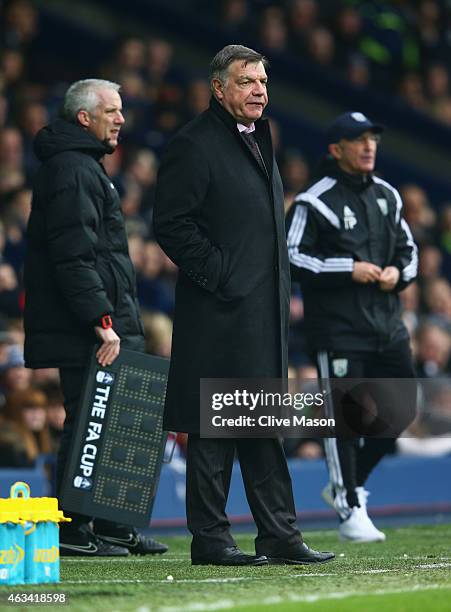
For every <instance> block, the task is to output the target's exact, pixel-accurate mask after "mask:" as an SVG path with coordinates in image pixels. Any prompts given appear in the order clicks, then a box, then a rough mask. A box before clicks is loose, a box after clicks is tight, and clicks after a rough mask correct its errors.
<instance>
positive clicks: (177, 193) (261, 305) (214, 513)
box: [154, 45, 334, 565]
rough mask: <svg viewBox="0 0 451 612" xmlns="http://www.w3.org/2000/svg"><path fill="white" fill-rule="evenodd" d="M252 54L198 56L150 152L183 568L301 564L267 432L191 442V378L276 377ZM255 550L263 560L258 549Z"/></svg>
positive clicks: (273, 206)
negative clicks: (178, 440)
mask: <svg viewBox="0 0 451 612" xmlns="http://www.w3.org/2000/svg"><path fill="white" fill-rule="evenodd" d="M265 65H266V62H265V59H264V58H263V57H262V56H261V55H260V54H259V53H256V52H255V51H253V50H252V49H248V48H246V47H242V46H240V45H229V46H227V47H225V48H224V49H222V51H220V52H219V53H218V54H217V55H216V57H215V58H214V59H213V61H212V64H211V89H212V93H213V96H212V99H211V103H210V108H209V109H208V110H206V111H205V112H204V113H202V114H201V115H200V116H199V117H197V118H196V119H194V120H193V121H191V122H190V123H188V124H187V125H186V126H185V127H184V128H183V129H182V130H181V131H180V132H179V133H178V134H177V135H176V136H175V138H174V139H173V140H172V142H171V143H170V144H169V146H168V147H167V150H166V152H165V155H164V157H163V159H162V163H161V166H160V172H159V176H158V183H157V194H156V203H155V210H154V230H155V236H156V239H157V240H158V242H159V243H160V245H161V247H162V248H163V250H164V251H165V252H166V253H167V254H168V256H169V257H170V258H171V259H172V260H173V261H174V262H175V263H176V264H177V265H178V266H179V269H180V272H179V277H178V281H177V289H176V304H175V319H174V333H173V344H172V358H171V367H170V372H169V380H168V392H167V399H166V410H165V428H166V429H173V430H176V431H183V432H188V434H189V436H188V448H187V500H186V504H187V520H188V527H189V529H190V531H191V533H192V535H193V540H192V545H191V558H192V562H193V564H213V565H264V564H266V563H267V562H268V561H267V558H266V556H268V557H270V558H272V559H273V560H274V562H278V563H294V564H297V563H315V562H321V561H327V560H329V559H331V558H332V557H333V556H334V555H333V554H331V553H318V552H316V551H312V550H311V549H309V548H308V547H307V546H306V545H305V544H303V543H302V540H301V537H300V534H299V531H298V530H297V528H296V525H295V523H296V513H295V508H294V502H293V494H292V489H291V479H290V475H289V472H288V468H287V463H286V460H285V456H284V454H283V449H282V446H281V444H280V441H279V440H277V439H262V440H257V439H254V440H248V439H206V438H200V436H199V384H200V379H201V378H252V377H254V378H262V377H268V378H271V377H272V378H277V377H286V374H287V324H288V306H289V287H290V277H289V264H288V256H287V250H286V242H285V234H284V214H283V192H282V184H281V179H280V175H279V172H278V169H277V165H276V162H275V159H274V152H273V147H272V142H271V135H270V131H269V125H268V122H267V121H266V120H264V119H261V115H262V113H263V110H264V108H265V106H266V104H267V102H268V96H267V75H266V71H265ZM235 451H236V452H237V455H238V459H239V461H240V465H241V471H242V474H243V478H244V481H245V486H246V494H247V498H248V501H249V504H250V507H251V510H252V513H253V516H254V519H255V522H256V523H257V527H258V536H257V538H256V541H255V544H256V553H257V555H256V556H254V555H245V554H243V553H242V552H241V551H240V550H239V549H238V548H237V547H236V545H235V542H234V540H233V538H232V536H231V534H230V523H229V521H228V518H227V515H226V513H225V507H226V502H227V494H228V489H229V485H230V478H231V471H232V464H233V459H234V455H235ZM265 555H266V556H265Z"/></svg>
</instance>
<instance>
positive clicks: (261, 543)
mask: <svg viewBox="0 0 451 612" xmlns="http://www.w3.org/2000/svg"><path fill="white" fill-rule="evenodd" d="M235 453H236V455H237V457H238V460H239V462H240V467H241V473H242V476H243V481H244V486H245V490H246V497H247V500H248V502H249V506H250V508H251V512H252V515H253V517H254V520H255V523H256V525H257V530H258V534H257V537H256V538H255V550H256V552H257V554H269V553H272V554H276V553H277V552H278V551H279V550H280V551H282V550H284V549H286V548H287V547H289V546H293V545H294V546H296V545H299V544H300V543H301V542H302V538H301V535H300V533H299V530H298V529H297V527H296V511H295V506H294V500H293V491H292V485H291V477H290V473H289V471H288V466H287V462H286V459H285V454H284V451H283V447H282V444H281V442H280V441H279V440H277V439H272V438H267V439H208V438H200V437H199V436H198V435H194V434H189V436H188V448H187V466H186V468H187V473H186V485H187V486H186V489H187V491H186V514H187V522H188V529H189V530H190V531H191V533H192V535H193V539H192V544H191V555H192V556H193V557H195V556H202V555H208V554H210V553H211V552H212V551H214V550H218V549H221V548H224V547H226V546H234V545H235V542H234V539H233V537H232V536H231V534H230V523H229V520H228V518H227V515H226V511H225V509H226V503H227V497H228V493H229V488H230V479H231V475H232V467H233V460H234V458H235Z"/></svg>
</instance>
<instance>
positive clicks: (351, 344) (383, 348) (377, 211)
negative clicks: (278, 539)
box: [287, 162, 418, 519]
mask: <svg viewBox="0 0 451 612" xmlns="http://www.w3.org/2000/svg"><path fill="white" fill-rule="evenodd" d="M287 241H288V254H289V258H290V264H291V271H292V278H293V280H295V281H299V282H300V284H301V289H302V294H303V298H304V312H305V330H306V336H307V341H308V345H309V348H310V350H311V351H312V354H314V355H315V359H316V361H317V365H318V370H319V375H320V378H321V379H322V380H323V384H325V385H327V384H329V383H328V381H329V379H330V378H333V377H342V376H347V377H350V378H411V377H413V376H414V372H413V366H412V361H411V357H410V349H409V343H408V333H407V330H406V328H405V326H404V324H403V322H402V320H401V318H400V304H399V298H398V293H399V291H400V290H402V289H403V288H404V287H406V286H407V285H408V284H409V283H411V282H412V281H413V280H414V279H415V277H416V275H417V268H418V253H417V247H416V245H415V243H414V241H413V238H412V233H411V231H410V229H409V227H408V225H407V223H406V221H405V220H404V219H403V217H402V201H401V197H400V195H399V193H398V191H397V190H396V189H395V188H394V187H392V186H391V185H390V184H389V183H387V182H386V181H384V180H382V179H380V178H378V177H376V176H365V177H363V176H354V175H349V174H346V173H344V172H342V171H341V170H340V169H339V168H338V166H337V164H336V163H334V162H332V163H329V164H328V166H327V172H325V173H324V175H323V177H322V178H321V179H320V180H318V181H317V182H315V183H314V184H313V185H312V186H311V187H310V188H309V189H308V190H307V191H305V192H303V193H300V194H299V195H298V196H297V197H296V198H295V201H294V203H293V206H292V207H291V209H290V211H289V213H288V216H287ZM356 261H366V262H371V263H373V264H376V265H378V266H380V267H381V268H382V269H383V268H385V267H387V266H396V267H397V268H398V269H399V272H400V279H399V282H398V284H397V286H396V287H395V288H394V290H393V291H390V292H385V291H382V290H381V289H380V288H379V286H378V284H377V283H369V284H362V283H357V282H355V281H353V279H352V271H353V267H354V262H356ZM394 389H395V390H394V392H393V389H390V388H389V387H388V386H386V390H387V393H391V394H392V396H391V397H387V401H386V402H385V404H386V406H388V407H389V408H390V410H391V409H392V408H393V409H395V410H396V409H397V404H399V401H398V399H399V398H396V385H395V387H394ZM328 396H329V397H332V396H331V395H329V394H328ZM415 398H416V394H415V388H413V391H412V393H411V396H410V398H409V402H407V403H408V404H410V405H408V406H407V408H406V410H405V412H404V413H402V414H398V415H397V416H398V417H399V419H398V420H399V424H400V427H399V432H400V431H402V429H403V428H404V426H405V425H406V424H407V423H408V422H409V421H410V420H411V419H412V418H413V415H414V412H415V403H416V399H415ZM406 399H407V398H406ZM329 401H330V404H331V405H328V406H326V412H327V413H328V416H333V415H334V414H335V415H336V414H337V406H334V405H332V404H333V402H334V400H333V399H331V400H329ZM398 412H399V411H398ZM385 416H386V417H387V418H388V419H391V418H392V417H391V415H384V418H385ZM399 432H398V433H399ZM396 435H398V434H396ZM324 442H325V444H324V446H325V451H326V458H327V463H328V467H329V476H330V480H331V483H332V485H333V490H334V495H335V507H336V508H337V510H338V512H339V514H340V516H341V518H342V519H346V518H347V517H348V516H349V514H350V508H351V507H352V506H354V505H358V501H357V495H356V490H355V489H356V487H358V486H363V484H364V482H365V480H366V478H367V476H368V474H369V473H370V472H371V470H372V469H373V468H374V466H375V465H376V464H377V462H378V461H379V460H380V459H381V457H382V456H383V455H384V454H385V453H386V452H388V450H389V446H390V445H389V444H388V441H383V440H382V441H381V440H379V441H377V440H371V441H370V442H369V443H367V442H365V445H364V447H362V445H361V444H360V445H359V444H357V445H356V444H355V443H353V442H352V441H350V440H344V439H343V440H342V439H340V438H338V439H335V438H329V439H325V441H324ZM391 442H392V443H394V442H393V441H391Z"/></svg>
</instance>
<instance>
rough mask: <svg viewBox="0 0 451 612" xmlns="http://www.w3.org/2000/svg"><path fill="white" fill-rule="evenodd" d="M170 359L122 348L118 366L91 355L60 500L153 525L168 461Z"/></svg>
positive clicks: (67, 506) (84, 510)
mask: <svg viewBox="0 0 451 612" xmlns="http://www.w3.org/2000/svg"><path fill="white" fill-rule="evenodd" d="M168 370H169V360H168V359H164V358H161V357H154V356H152V355H147V354H145V353H137V352H135V351H128V350H121V352H120V354H119V356H118V357H117V358H116V360H115V361H114V362H113V364H112V365H111V366H108V367H106V368H104V367H101V366H100V365H99V364H98V363H97V360H96V358H95V352H94V353H93V355H92V356H91V361H90V365H89V368H88V371H87V375H86V379H85V385H84V389H83V393H82V401H81V405H80V408H79V414H78V420H77V425H76V430H75V434H74V436H73V440H72V444H71V452H70V456H69V457H70V458H69V461H68V464H67V467H66V471H65V475H64V484H63V487H62V491H61V503H62V506H63V508H64V510H66V511H71V512H77V513H80V514H85V515H88V516H93V517H97V518H102V519H107V520H110V521H114V522H117V523H125V524H127V525H133V526H135V527H143V526H147V525H148V524H149V520H150V515H151V512H152V506H153V501H154V498H155V493H156V489H157V485H158V480H159V476H160V471H161V465H162V462H163V454H164V447H165V443H166V437H167V435H166V432H164V431H163V410H164V400H165V395H166V383H167V375H168Z"/></svg>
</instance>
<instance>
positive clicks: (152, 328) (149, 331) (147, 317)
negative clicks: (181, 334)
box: [143, 312, 172, 358]
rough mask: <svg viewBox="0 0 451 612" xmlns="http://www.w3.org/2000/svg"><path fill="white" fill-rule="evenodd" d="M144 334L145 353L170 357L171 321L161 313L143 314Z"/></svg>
mask: <svg viewBox="0 0 451 612" xmlns="http://www.w3.org/2000/svg"><path fill="white" fill-rule="evenodd" d="M143 324H144V332H145V338H146V353H150V354H152V355H160V356H161V357H168V358H169V357H170V356H171V343H172V321H171V319H170V318H169V317H168V316H166V315H165V314H163V313H161V312H157V313H150V312H145V313H144V314H143Z"/></svg>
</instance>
